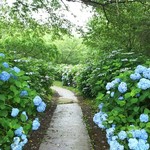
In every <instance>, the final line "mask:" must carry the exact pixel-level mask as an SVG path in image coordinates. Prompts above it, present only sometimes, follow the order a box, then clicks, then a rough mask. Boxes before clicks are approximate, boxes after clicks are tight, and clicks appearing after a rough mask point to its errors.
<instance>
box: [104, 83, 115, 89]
mask: <svg viewBox="0 0 150 150" xmlns="http://www.w3.org/2000/svg"><path fill="white" fill-rule="evenodd" d="M113 87H114V84H113V83H111V82H108V83H107V84H106V90H110V89H112V88H113Z"/></svg>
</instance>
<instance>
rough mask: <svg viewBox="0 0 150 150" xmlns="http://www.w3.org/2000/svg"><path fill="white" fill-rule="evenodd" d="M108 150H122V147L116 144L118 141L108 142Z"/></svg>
mask: <svg viewBox="0 0 150 150" xmlns="http://www.w3.org/2000/svg"><path fill="white" fill-rule="evenodd" d="M109 145H110V150H124V146H123V145H121V144H120V143H118V141H116V140H113V141H110V144H109Z"/></svg>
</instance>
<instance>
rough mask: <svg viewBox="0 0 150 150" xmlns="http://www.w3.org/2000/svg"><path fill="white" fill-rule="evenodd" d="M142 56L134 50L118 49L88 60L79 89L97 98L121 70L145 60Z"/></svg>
mask: <svg viewBox="0 0 150 150" xmlns="http://www.w3.org/2000/svg"><path fill="white" fill-rule="evenodd" d="M133 56H134V57H133ZM141 56H142V55H141ZM141 56H139V54H135V53H134V52H128V53H127V52H125V51H124V50H116V51H112V52H111V53H110V54H104V56H101V57H100V58H99V59H98V60H96V61H94V60H92V61H91V62H89V61H88V62H87V64H86V66H85V67H84V69H83V71H82V72H81V73H80V76H79V77H78V80H77V85H78V88H79V90H80V91H81V92H82V93H83V95H84V96H87V97H94V98H95V97H96V96H97V94H98V93H99V91H103V92H105V91H104V89H105V85H106V83H107V82H109V81H110V80H111V79H112V78H113V77H115V76H118V75H119V74H120V72H126V71H128V70H132V68H133V67H135V66H136V65H137V64H138V63H141V62H143V57H141ZM135 58H136V59H135Z"/></svg>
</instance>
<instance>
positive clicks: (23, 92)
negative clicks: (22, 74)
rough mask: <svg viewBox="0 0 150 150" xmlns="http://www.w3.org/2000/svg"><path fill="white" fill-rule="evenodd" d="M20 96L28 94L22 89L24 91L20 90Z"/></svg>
mask: <svg viewBox="0 0 150 150" xmlns="http://www.w3.org/2000/svg"><path fill="white" fill-rule="evenodd" d="M20 96H21V97H24V96H28V92H27V91H25V90H24V91H21V93H20Z"/></svg>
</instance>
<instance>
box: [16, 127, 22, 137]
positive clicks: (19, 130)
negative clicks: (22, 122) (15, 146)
mask: <svg viewBox="0 0 150 150" xmlns="http://www.w3.org/2000/svg"><path fill="white" fill-rule="evenodd" d="M22 134H23V127H19V128H18V129H16V130H15V135H16V136H19V137H20V136H22Z"/></svg>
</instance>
